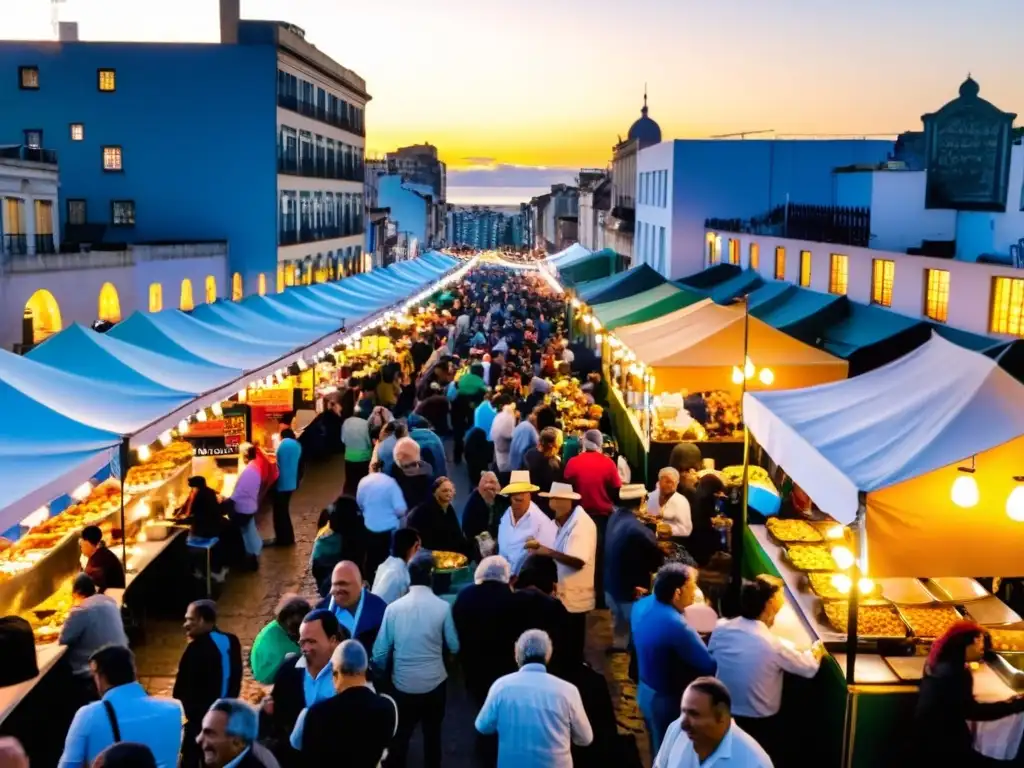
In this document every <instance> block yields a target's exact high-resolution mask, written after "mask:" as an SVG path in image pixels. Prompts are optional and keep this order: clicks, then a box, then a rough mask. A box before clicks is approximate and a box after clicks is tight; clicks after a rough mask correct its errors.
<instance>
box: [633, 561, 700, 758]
mask: <svg viewBox="0 0 1024 768" xmlns="http://www.w3.org/2000/svg"><path fill="white" fill-rule="evenodd" d="M696 591H697V571H696V570H695V569H693V568H690V567H689V566H686V565H681V564H679V563H671V564H669V565H666V566H663V567H662V568H661V569H660V570H659V571H658V574H657V576H655V578H654V594H653V595H649V596H648V597H645V598H644V599H643V600H640V601H639V602H638V603H637V604H636V605H635V606H634V607H633V612H632V622H631V624H632V630H633V646H634V648H635V653H636V656H637V662H638V667H639V672H640V675H639V676H640V684H639V685H638V686H637V694H636V699H637V704H638V705H639V706H640V711H641V712H642V713H643V716H644V722H645V723H646V724H647V733H648V734H649V736H650V739H651V754H652V755H656V754H658V749H659V748H660V747H661V742H662V741H663V740H664V738H665V732H666V729H667V728H668V726H669V725H670V724H671V723H672V721H673V720H675V719H676V718H678V717H679V707H680V702H681V701H682V698H683V691H684V690H686V686H688V685H689V684H690V683H692V682H693V681H694V680H695V679H696V678H698V677H702V676H705V675H714V674H715V672H716V671H717V670H718V665H717V664H716V663H715V660H714V659H713V658H711V654H710V653H709V652H708V649H707V646H706V645H704V641H703V640H701V637H700V635H698V634H697V632H696V631H695V630H694V629H693V628H692V627H691V626H690V625H689V624H687V623H686V619H684V618H683V611H684V610H685V609H686V607H687V606H688V605H691V604H692V603H693V598H694V595H695V593H696Z"/></svg>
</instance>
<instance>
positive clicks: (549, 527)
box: [498, 501, 558, 574]
mask: <svg viewBox="0 0 1024 768" xmlns="http://www.w3.org/2000/svg"><path fill="white" fill-rule="evenodd" d="M557 536H558V526H557V525H555V521H554V520H552V519H551V518H550V517H548V516H547V515H545V514H544V513H543V512H541V510H540V507H538V506H537V505H536V504H535V503H534V502H532V501H531V502H530V507H529V509H527V510H526V514H525V515H523V516H522V517H521V518H519V521H518V522H516V521H514V520H513V519H512V510H511V509H509V510H506V511H505V514H504V515H502V516H501V522H500V523H498V554H500V555H501V556H502V557H504V558H505V559H506V560H508V564H509V566H510V567H511V569H512V573H513V574H517V573H519V569H520V568H521V567H522V565H523V561H524V560H526V558H527V556H528V555H529V554H530V551H529V550H528V549H526V546H525V545H526V542H527V541H528V540H529V539H536V540H537V541H539V542H540V543H541V544H543V545H544V546H545V547H554V546H555V538H556V537H557Z"/></svg>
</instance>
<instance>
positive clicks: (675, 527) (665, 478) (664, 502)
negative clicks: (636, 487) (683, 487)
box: [647, 467, 693, 537]
mask: <svg viewBox="0 0 1024 768" xmlns="http://www.w3.org/2000/svg"><path fill="white" fill-rule="evenodd" d="M678 488H679V472H677V471H676V470H675V469H673V468H672V467H664V468H663V469H662V470H661V471H660V472H659V473H658V487H657V488H655V489H654V490H653V491H651V492H650V494H649V495H648V496H647V513H648V514H649V515H652V516H653V517H660V518H661V519H662V520H664V521H665V522H666V523H668V526H669V527H670V528H671V529H672V535H673V536H681V537H686V536H689V535H690V534H691V533H693V520H692V518H691V517H690V502H689V501H687V500H686V497H685V496H683V495H682V494H681V493H677V492H676V489H678Z"/></svg>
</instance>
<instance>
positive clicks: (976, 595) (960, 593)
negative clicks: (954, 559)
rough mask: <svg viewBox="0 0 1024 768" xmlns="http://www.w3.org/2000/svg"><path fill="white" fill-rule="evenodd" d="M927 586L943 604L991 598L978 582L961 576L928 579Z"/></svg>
mask: <svg viewBox="0 0 1024 768" xmlns="http://www.w3.org/2000/svg"><path fill="white" fill-rule="evenodd" d="M925 586H926V587H927V588H928V591H929V592H931V593H932V594H933V595H934V596H935V599H936V600H938V601H940V602H943V603H969V602H971V601H972V600H981V599H983V598H986V597H990V596H991V595H990V594H989V591H988V590H987V589H985V588H984V587H983V586H981V584H979V583H978V582H977V581H975V580H974V579H969V578H965V577H961V576H954V577H944V578H935V579H928V580H927V581H926V582H925Z"/></svg>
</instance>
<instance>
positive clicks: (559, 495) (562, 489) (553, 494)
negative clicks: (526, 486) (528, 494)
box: [537, 483, 583, 501]
mask: <svg viewBox="0 0 1024 768" xmlns="http://www.w3.org/2000/svg"><path fill="white" fill-rule="evenodd" d="M537 495H538V496H543V497H544V498H545V499H570V500H572V501H579V500H580V499H582V498H583V497H582V496H580V495H579V494H578V493H576V492H575V491H574V490H573V489H572V486H571V485H569V484H568V483H552V484H551V490H550V491H548V492H547V493H545V492H544V491H541V492H540V493H539V494H537Z"/></svg>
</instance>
